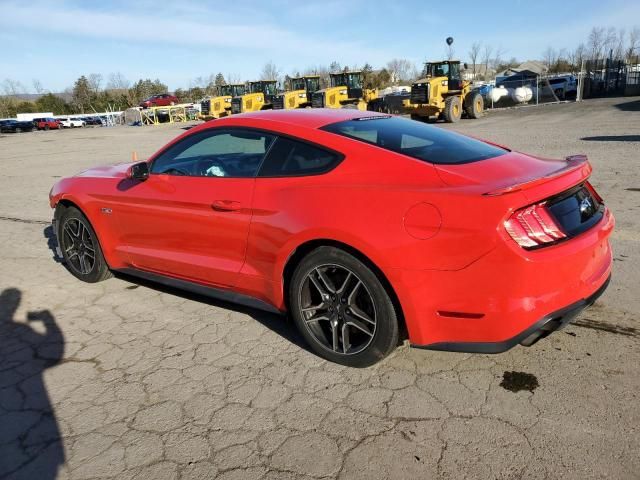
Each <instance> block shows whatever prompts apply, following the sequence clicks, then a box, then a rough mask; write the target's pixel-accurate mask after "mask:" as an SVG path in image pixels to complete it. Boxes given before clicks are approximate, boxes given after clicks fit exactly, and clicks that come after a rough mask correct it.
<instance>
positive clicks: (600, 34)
mask: <svg viewBox="0 0 640 480" xmlns="http://www.w3.org/2000/svg"><path fill="white" fill-rule="evenodd" d="M604 42H605V31H604V28H603V27H593V28H592V29H591V31H590V32H589V37H588V39H587V48H588V49H589V56H590V57H591V59H592V60H597V59H598V58H602V52H603V50H604Z"/></svg>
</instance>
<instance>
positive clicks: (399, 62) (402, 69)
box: [387, 58, 415, 83]
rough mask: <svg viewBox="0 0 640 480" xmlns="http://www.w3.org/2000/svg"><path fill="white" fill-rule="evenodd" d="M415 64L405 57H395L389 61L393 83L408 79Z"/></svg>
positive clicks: (388, 66)
mask: <svg viewBox="0 0 640 480" xmlns="http://www.w3.org/2000/svg"><path fill="white" fill-rule="evenodd" d="M414 68H415V65H414V64H413V63H412V62H410V61H409V60H407V59H405V58H394V59H392V60H390V61H388V62H387V70H388V71H389V74H390V75H391V83H398V82H401V81H403V80H408V79H409V77H410V73H409V72H411V71H412V69H414Z"/></svg>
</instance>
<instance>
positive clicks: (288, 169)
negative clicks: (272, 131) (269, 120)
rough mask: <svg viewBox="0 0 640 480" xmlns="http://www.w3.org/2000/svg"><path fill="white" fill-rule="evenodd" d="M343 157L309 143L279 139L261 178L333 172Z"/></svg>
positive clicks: (261, 172)
mask: <svg viewBox="0 0 640 480" xmlns="http://www.w3.org/2000/svg"><path fill="white" fill-rule="evenodd" d="M342 158H343V156H342V155H341V154H338V153H336V152H332V151H329V150H327V149H325V148H321V147H318V146H316V145H312V144H310V143H307V142H303V141H297V140H293V139H291V138H286V137H278V139H277V140H276V143H275V144H274V145H273V147H272V148H271V150H270V151H269V153H268V155H267V157H266V158H265V159H264V162H263V164H262V167H261V168H260V172H259V174H258V176H259V177H288V176H303V175H319V174H322V173H326V172H328V171H330V170H332V169H333V168H334V167H335V166H336V165H337V164H338V163H340V161H341V160H342Z"/></svg>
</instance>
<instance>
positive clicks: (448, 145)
mask: <svg viewBox="0 0 640 480" xmlns="http://www.w3.org/2000/svg"><path fill="white" fill-rule="evenodd" d="M322 130H325V131H328V132H331V133H335V134H338V135H342V136H345V137H349V138H352V139H354V140H358V141H361V142H365V143H368V144H371V145H375V146H377V147H380V148H383V149H385V150H389V151H392V152H396V153H401V154H403V155H406V156H408V157H412V158H415V159H418V160H422V161H425V162H429V163H434V164H442V165H455V164H460V163H470V162H477V161H480V160H486V159H489V158H494V157H498V156H500V155H504V154H505V153H507V152H508V150H506V149H504V148H500V147H496V146H493V145H490V144H488V143H485V142H482V141H480V140H476V139H473V138H469V137H465V136H464V135H460V134H458V133H455V132H451V131H448V130H444V129H442V128H440V127H435V126H432V125H427V124H424V123H422V122H418V121H415V120H408V119H406V118H400V117H383V116H380V117H378V116H375V117H363V118H360V119H353V120H347V121H344V122H338V123H332V124H330V125H325V126H324V127H322Z"/></svg>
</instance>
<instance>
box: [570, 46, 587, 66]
mask: <svg viewBox="0 0 640 480" xmlns="http://www.w3.org/2000/svg"><path fill="white" fill-rule="evenodd" d="M584 52H585V46H584V43H581V44H580V45H578V46H577V47H576V48H574V49H573V50H571V51H569V52H568V53H567V63H569V66H570V67H571V71H572V72H577V71H578V72H579V71H580V68H581V67H582V60H583V59H584Z"/></svg>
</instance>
